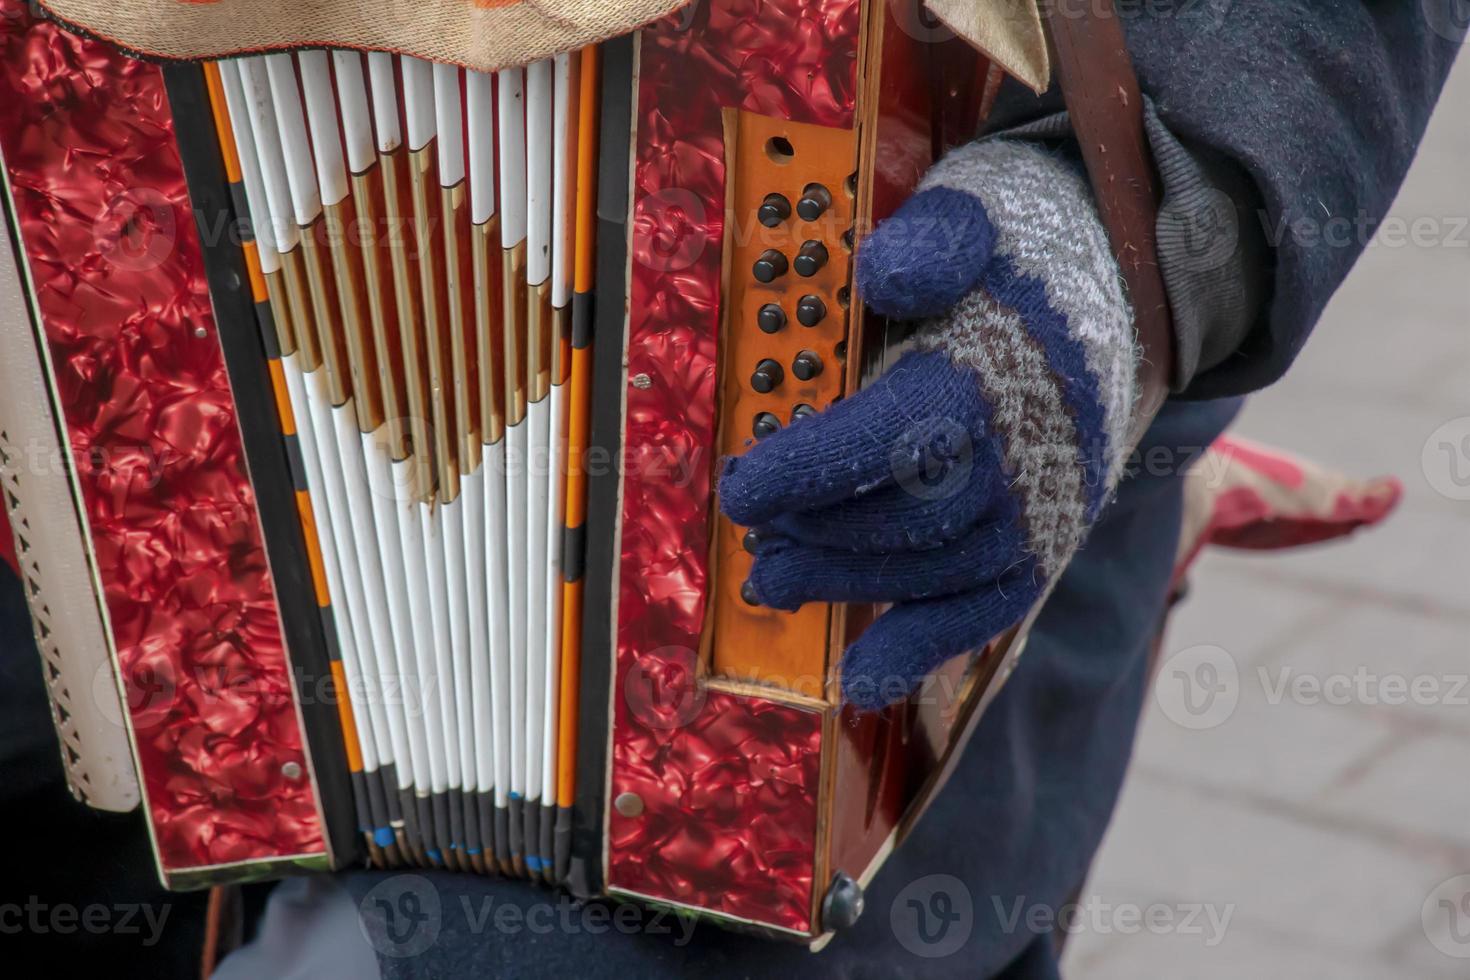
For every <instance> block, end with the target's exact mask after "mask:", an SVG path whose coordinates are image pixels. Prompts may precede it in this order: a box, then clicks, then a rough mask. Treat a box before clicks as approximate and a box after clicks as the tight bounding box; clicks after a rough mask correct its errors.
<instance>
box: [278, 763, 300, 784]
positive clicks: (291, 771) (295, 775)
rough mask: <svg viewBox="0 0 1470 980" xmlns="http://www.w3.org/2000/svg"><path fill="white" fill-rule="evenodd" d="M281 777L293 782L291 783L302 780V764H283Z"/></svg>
mask: <svg viewBox="0 0 1470 980" xmlns="http://www.w3.org/2000/svg"><path fill="white" fill-rule="evenodd" d="M281 776H282V777H283V778H285V779H289V780H291V782H293V783H294V782H295V781H296V780H298V779H300V778H301V763H299V762H284V763H282V764H281Z"/></svg>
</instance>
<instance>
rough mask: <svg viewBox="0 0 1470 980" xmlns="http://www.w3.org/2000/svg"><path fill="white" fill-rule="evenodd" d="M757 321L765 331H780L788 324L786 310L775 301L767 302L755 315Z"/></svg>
mask: <svg viewBox="0 0 1470 980" xmlns="http://www.w3.org/2000/svg"><path fill="white" fill-rule="evenodd" d="M755 322H756V325H757V326H758V327H760V328H761V331H762V332H763V333H779V332H780V330H781V328H782V327H784V326H786V311H785V310H783V309H781V307H780V306H779V305H777V304H775V303H767V304H766V305H765V306H762V307H761V309H760V312H759V313H757V314H756V315H755Z"/></svg>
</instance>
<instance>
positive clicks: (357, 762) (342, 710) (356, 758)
mask: <svg viewBox="0 0 1470 980" xmlns="http://www.w3.org/2000/svg"><path fill="white" fill-rule="evenodd" d="M332 683H333V684H334V685H336V688H337V716H338V717H339V718H341V719H342V741H343V742H346V743H347V768H348V769H351V770H352V771H353V772H362V749H360V748H359V747H358V744H357V719H356V718H354V717H353V716H352V696H351V694H350V693H349V692H348V689H347V673H346V671H345V670H343V668H342V661H340V660H333V661H332Z"/></svg>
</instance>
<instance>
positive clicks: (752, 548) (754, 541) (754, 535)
mask: <svg viewBox="0 0 1470 980" xmlns="http://www.w3.org/2000/svg"><path fill="white" fill-rule="evenodd" d="M740 546H741V547H742V548H744V549H745V550H746V551H748V552H750V553H751V554H752V555H753V554H755V552H756V549H757V548H759V547H760V546H761V533H760V532H759V531H757V530H756V529H755V528H751V529H750V530H748V531H746V532H745V537H743V538H741V539H740Z"/></svg>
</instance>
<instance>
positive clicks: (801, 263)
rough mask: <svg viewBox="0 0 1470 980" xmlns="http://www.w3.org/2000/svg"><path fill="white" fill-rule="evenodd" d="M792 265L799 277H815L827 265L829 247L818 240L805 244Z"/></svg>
mask: <svg viewBox="0 0 1470 980" xmlns="http://www.w3.org/2000/svg"><path fill="white" fill-rule="evenodd" d="M791 264H792V266H793V267H794V268H795V269H796V274H797V275H798V276H814V275H816V274H817V273H818V272H819V271H820V270H821V268H822V266H824V265H826V264H827V246H825V245H823V244H822V243H821V242H819V241H816V240H812V241H808V242H803V243H802V246H801V251H800V252H798V253H797V254H796V258H795V260H794V261H792V263H791Z"/></svg>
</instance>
